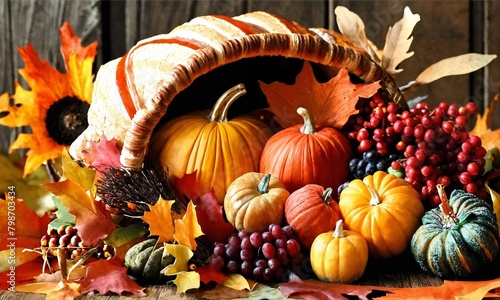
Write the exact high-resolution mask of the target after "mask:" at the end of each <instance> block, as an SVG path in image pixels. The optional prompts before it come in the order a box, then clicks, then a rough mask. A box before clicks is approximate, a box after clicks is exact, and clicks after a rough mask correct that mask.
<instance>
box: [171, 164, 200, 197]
mask: <svg viewBox="0 0 500 300" xmlns="http://www.w3.org/2000/svg"><path fill="white" fill-rule="evenodd" d="M173 185H174V186H175V187H176V188H177V189H178V190H179V192H180V193H181V194H182V195H185V196H186V197H187V198H188V199H190V200H191V199H195V198H197V197H199V196H201V195H200V189H199V185H198V181H197V180H196V171H194V172H193V173H190V174H184V176H182V178H177V177H175V178H174V180H173Z"/></svg>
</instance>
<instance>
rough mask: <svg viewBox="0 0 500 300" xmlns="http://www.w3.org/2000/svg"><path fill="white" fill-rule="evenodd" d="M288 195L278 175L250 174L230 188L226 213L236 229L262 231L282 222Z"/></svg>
mask: <svg viewBox="0 0 500 300" xmlns="http://www.w3.org/2000/svg"><path fill="white" fill-rule="evenodd" d="M288 196H290V193H289V192H288V191H287V190H286V189H285V186H284V185H283V183H282V182H281V181H280V180H279V179H278V178H277V177H276V176H272V175H271V174H262V173H257V172H249V173H246V174H243V175H242V176H240V177H238V178H237V179H236V180H234V181H233V182H232V183H231V185H230V186H229V188H228V190H227V194H226V197H225V198H224V212H225V214H226V217H227V220H228V221H229V223H231V224H232V225H233V226H234V227H235V228H236V229H237V230H243V229H245V230H248V231H250V232H255V231H257V232H263V231H265V230H266V229H267V228H268V227H269V225H271V224H281V223H282V221H283V210H284V206H285V201H286V199H287V198H288Z"/></svg>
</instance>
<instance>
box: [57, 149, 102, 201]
mask: <svg viewBox="0 0 500 300" xmlns="http://www.w3.org/2000/svg"><path fill="white" fill-rule="evenodd" d="M62 169H63V176H64V177H66V178H67V179H69V180H71V181H73V182H74V183H76V184H78V185H79V186H81V187H82V188H84V189H85V190H86V191H88V190H90V189H91V188H92V186H93V185H94V178H95V170H92V169H89V168H82V167H80V165H78V163H77V162H76V161H74V160H73V159H72V158H71V156H70V155H69V153H68V150H67V149H66V148H65V149H64V150H63V152H62Z"/></svg>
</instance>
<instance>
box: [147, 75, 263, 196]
mask: <svg viewBox="0 0 500 300" xmlns="http://www.w3.org/2000/svg"><path fill="white" fill-rule="evenodd" d="M245 92H246V90H245V86H244V85H243V84H240V85H237V86H235V87H233V88H232V89H230V90H228V91H227V92H226V93H225V94H223V95H222V96H221V97H220V98H219V100H217V102H216V103H215V105H214V107H213V109H212V111H211V112H210V113H209V112H207V111H197V112H194V113H190V114H186V115H183V116H180V117H177V118H175V119H173V120H171V121H169V122H167V123H165V125H164V126H163V127H161V128H160V129H159V130H158V132H157V133H156V134H155V135H154V136H153V137H152V139H151V142H150V144H151V145H150V150H149V156H150V157H152V158H153V159H159V160H160V161H162V162H163V163H165V164H166V165H167V167H168V172H169V173H168V175H169V177H177V178H181V177H182V176H184V175H185V174H190V173H193V172H195V171H196V179H197V181H198V184H199V189H200V192H201V193H206V192H209V191H210V190H211V189H212V188H213V189H214V191H215V196H216V198H217V202H218V203H219V204H221V205H222V203H223V201H224V195H225V194H226V189H227V187H228V186H229V185H230V184H231V182H233V181H234V180H235V179H236V178H237V177H238V176H241V175H243V174H245V173H247V172H252V171H257V170H258V168H259V164H258V162H259V160H260V156H261V153H262V150H263V148H264V144H265V143H266V141H267V140H268V139H269V137H270V136H271V135H272V131H271V129H270V128H269V127H268V126H267V125H266V124H265V123H264V122H263V121H261V120H259V119H257V118H254V117H250V116H237V117H235V118H234V119H232V120H229V121H228V119H227V113H228V109H229V107H230V105H231V104H232V103H233V102H234V101H235V100H236V99H238V98H239V97H240V96H242V95H243V94H244V93H245Z"/></svg>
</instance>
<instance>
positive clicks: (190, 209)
mask: <svg viewBox="0 0 500 300" xmlns="http://www.w3.org/2000/svg"><path fill="white" fill-rule="evenodd" d="M174 223H175V233H174V237H175V240H176V241H177V242H178V243H179V244H181V245H184V246H186V247H188V248H189V249H191V250H195V249H196V246H197V243H196V240H195V238H197V237H199V236H201V235H203V231H201V226H200V224H199V223H198V218H197V217H196V210H195V206H194V204H193V202H192V201H189V203H188V206H187V208H186V213H185V214H184V217H183V218H182V220H175V222H174Z"/></svg>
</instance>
